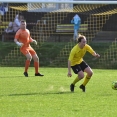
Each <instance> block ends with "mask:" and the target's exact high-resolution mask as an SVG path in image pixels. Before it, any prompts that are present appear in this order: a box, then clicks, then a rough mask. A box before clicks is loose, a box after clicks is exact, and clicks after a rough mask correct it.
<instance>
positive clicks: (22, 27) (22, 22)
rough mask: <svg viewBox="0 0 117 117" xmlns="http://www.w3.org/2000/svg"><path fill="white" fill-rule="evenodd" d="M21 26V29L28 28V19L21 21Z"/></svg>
mask: <svg viewBox="0 0 117 117" xmlns="http://www.w3.org/2000/svg"><path fill="white" fill-rule="evenodd" d="M20 28H21V29H26V21H25V20H21V21H20Z"/></svg>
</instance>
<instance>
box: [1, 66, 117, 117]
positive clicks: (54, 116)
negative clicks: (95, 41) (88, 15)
mask: <svg viewBox="0 0 117 117" xmlns="http://www.w3.org/2000/svg"><path fill="white" fill-rule="evenodd" d="M23 70H24V68H23V67H19V68H18V67H15V68H14V67H1V68H0V117H116V116H117V110H116V101H117V91H116V90H113V89H112V88H111V83H112V81H115V80H117V71H116V70H97V69H94V70H93V71H94V75H93V77H92V79H91V80H90V82H89V83H88V85H87V86H86V92H85V93H84V92H82V91H81V90H80V89H79V85H80V84H81V83H82V82H83V80H82V81H80V82H79V83H77V84H76V87H75V92H74V93H71V92H70V90H69V85H70V84H71V82H72V81H73V80H74V78H75V77H76V75H75V74H73V76H72V77H71V78H68V77H67V68H40V73H42V74H44V75H45V76H44V77H35V76H34V68H33V67H30V68H29V77H28V78H26V77H24V76H23Z"/></svg>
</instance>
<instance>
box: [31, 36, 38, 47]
mask: <svg viewBox="0 0 117 117" xmlns="http://www.w3.org/2000/svg"><path fill="white" fill-rule="evenodd" d="M30 42H31V43H34V44H35V45H37V41H36V40H35V39H32V38H31V36H30Z"/></svg>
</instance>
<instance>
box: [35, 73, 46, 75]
mask: <svg viewBox="0 0 117 117" xmlns="http://www.w3.org/2000/svg"><path fill="white" fill-rule="evenodd" d="M35 76H44V75H42V74H40V73H37V74H35Z"/></svg>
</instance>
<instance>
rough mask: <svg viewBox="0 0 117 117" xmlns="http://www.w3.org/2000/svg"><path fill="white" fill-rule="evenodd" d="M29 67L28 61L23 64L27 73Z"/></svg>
mask: <svg viewBox="0 0 117 117" xmlns="http://www.w3.org/2000/svg"><path fill="white" fill-rule="evenodd" d="M29 66H30V60H26V62H25V72H27V71H28V67H29Z"/></svg>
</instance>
